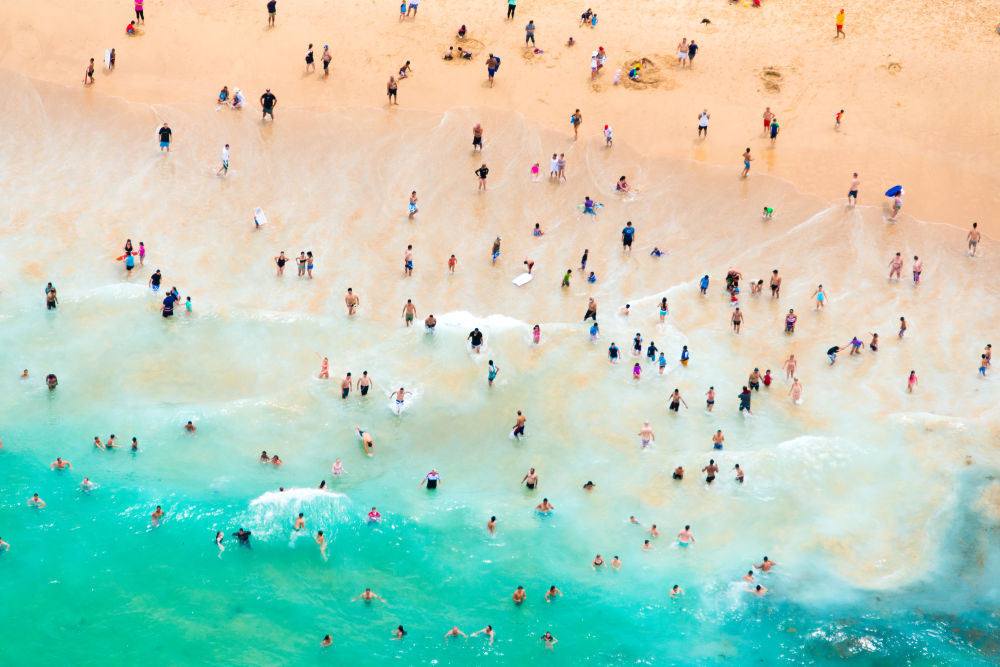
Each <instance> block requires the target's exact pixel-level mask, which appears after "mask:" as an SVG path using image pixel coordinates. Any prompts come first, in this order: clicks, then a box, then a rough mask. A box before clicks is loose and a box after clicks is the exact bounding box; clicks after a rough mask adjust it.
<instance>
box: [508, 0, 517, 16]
mask: <svg viewBox="0 0 1000 667" xmlns="http://www.w3.org/2000/svg"><path fill="white" fill-rule="evenodd" d="M516 9H517V0H507V20H508V21H512V20H513V19H514V10H516Z"/></svg>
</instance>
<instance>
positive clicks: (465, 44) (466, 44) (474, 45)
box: [439, 37, 486, 63]
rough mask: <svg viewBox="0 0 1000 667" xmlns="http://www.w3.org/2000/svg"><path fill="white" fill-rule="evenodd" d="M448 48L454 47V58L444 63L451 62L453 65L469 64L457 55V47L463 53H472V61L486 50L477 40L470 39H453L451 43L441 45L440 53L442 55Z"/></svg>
mask: <svg viewBox="0 0 1000 667" xmlns="http://www.w3.org/2000/svg"><path fill="white" fill-rule="evenodd" d="M449 46H453V47H455V57H454V58H453V59H452V60H451V61H445V62H453V63H461V62H466V63H467V62H471V61H469V60H466V59H465V58H462V57H461V56H459V55H458V47H460V46H461V47H462V50H463V51H472V54H473V55H472V60H475V59H476V58H478V57H479V55H480V54H481V53H483V50H484V49H485V48H486V45H485V44H483V43H482V42H480V41H479V40H478V39H472V38H471V37H466V38H465V39H454V40H452V42H451V43H449V44H444V45H442V46H441V47H440V48H439V51H440V53H441V54H442V55H444V52H445V51H447V50H448V47H449Z"/></svg>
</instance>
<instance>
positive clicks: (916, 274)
mask: <svg viewBox="0 0 1000 667" xmlns="http://www.w3.org/2000/svg"><path fill="white" fill-rule="evenodd" d="M923 270H924V262H923V260H921V259H920V258H919V257H917V256H916V255H914V256H913V286H914V287H920V274H921V273H922V272H923Z"/></svg>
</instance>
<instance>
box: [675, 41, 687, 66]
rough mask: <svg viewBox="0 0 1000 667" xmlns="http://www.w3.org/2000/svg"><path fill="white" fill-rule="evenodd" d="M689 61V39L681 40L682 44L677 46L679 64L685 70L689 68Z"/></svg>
mask: <svg viewBox="0 0 1000 667" xmlns="http://www.w3.org/2000/svg"><path fill="white" fill-rule="evenodd" d="M687 60H688V40H687V37H685V38H684V39H682V40H681V43H680V44H678V45H677V64H678V65H679V66H680V67H681V69H683V68H684V67H686V66H687Z"/></svg>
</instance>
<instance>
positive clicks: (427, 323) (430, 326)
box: [424, 313, 438, 331]
mask: <svg viewBox="0 0 1000 667" xmlns="http://www.w3.org/2000/svg"><path fill="white" fill-rule="evenodd" d="M437 323H438V321H437V318H436V317H434V314H433V313H431V314H430V315H428V316H427V317H426V318H424V328H425V329H427V330H428V331H434V327H436V326H437Z"/></svg>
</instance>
